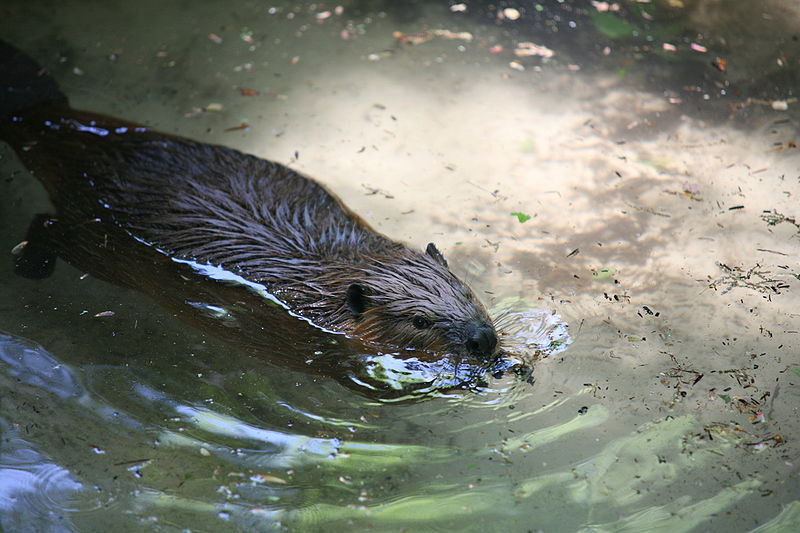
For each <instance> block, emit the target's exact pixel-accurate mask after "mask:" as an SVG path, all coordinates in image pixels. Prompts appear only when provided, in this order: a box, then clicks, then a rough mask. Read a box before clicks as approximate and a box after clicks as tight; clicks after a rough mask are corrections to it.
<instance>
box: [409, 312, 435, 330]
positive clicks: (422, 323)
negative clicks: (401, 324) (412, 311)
mask: <svg viewBox="0 0 800 533" xmlns="http://www.w3.org/2000/svg"><path fill="white" fill-rule="evenodd" d="M411 323H412V324H414V327H415V328H417V329H428V328H429V327H431V321H430V320H428V319H427V318H425V317H424V316H422V315H417V316H415V317H414V319H413V320H412V321H411Z"/></svg>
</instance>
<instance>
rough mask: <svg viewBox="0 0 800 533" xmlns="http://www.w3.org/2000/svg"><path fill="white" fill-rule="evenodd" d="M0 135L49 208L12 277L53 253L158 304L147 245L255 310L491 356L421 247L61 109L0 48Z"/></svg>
mask: <svg viewBox="0 0 800 533" xmlns="http://www.w3.org/2000/svg"><path fill="white" fill-rule="evenodd" d="M0 138H2V139H3V140H5V141H6V142H7V143H9V144H10V145H11V146H12V147H13V148H14V150H15V151H16V153H17V155H18V157H19V158H20V160H21V161H22V162H23V164H25V166H26V167H28V169H30V170H31V172H32V173H33V174H34V175H35V176H36V177H37V178H38V179H39V180H40V181H41V182H42V184H43V185H44V186H45V188H46V189H47V192H48V194H49V196H50V199H51V200H52V202H53V204H54V205H55V208H56V214H55V215H54V216H52V217H50V216H39V217H37V219H36V220H34V222H33V223H32V224H31V228H30V230H29V234H28V239H27V245H26V246H25V248H24V249H23V250H22V253H21V254H20V255H18V256H17V257H16V258H15V269H16V271H17V272H18V273H20V274H22V275H25V276H28V277H34V278H36V277H46V276H48V275H49V274H50V273H51V272H52V270H53V267H54V262H55V255H54V254H57V255H58V256H61V257H62V258H64V259H65V260H66V261H68V262H69V263H71V264H73V265H74V266H76V267H77V268H79V269H82V270H84V271H88V272H89V273H91V274H93V275H95V276H96V277H98V278H101V279H105V280H107V281H111V282H113V283H118V284H122V285H127V286H130V287H133V288H136V289H139V290H142V291H144V292H146V293H149V294H151V295H152V296H155V297H156V298H159V299H161V300H162V301H164V300H166V299H169V295H168V294H167V295H166V296H165V293H167V292H169V290H171V289H168V288H167V286H166V283H165V284H164V286H161V285H160V281H159V276H161V275H162V274H159V272H161V273H163V272H164V268H165V267H164V265H163V264H160V263H159V264H160V266H159V267H158V269H157V268H156V266H155V265H156V263H158V259H156V258H154V256H153V250H155V251H156V252H157V253H158V254H159V255H161V256H162V257H166V258H169V259H170V260H171V262H169V263H170V264H171V265H172V266H173V267H175V268H177V267H178V265H184V266H185V265H189V266H191V267H192V268H193V269H194V270H196V271H204V269H206V271H207V270H208V269H216V270H215V271H216V272H217V274H215V275H214V276H212V277H215V276H216V277H215V279H227V278H226V277H225V276H228V275H230V276H234V277H236V278H237V279H242V280H244V282H245V283H251V282H252V283H255V284H259V285H260V286H264V287H266V288H267V290H268V292H269V294H267V295H266V296H267V300H265V301H264V303H265V304H272V305H279V306H283V307H284V308H285V310H286V311H288V312H289V313H291V314H292V315H293V317H294V319H295V321H297V319H300V321H303V322H306V323H309V324H311V325H313V326H316V327H317V328H321V329H323V330H326V331H328V332H334V333H343V334H346V335H347V336H348V337H355V338H358V339H361V340H364V341H366V342H368V343H374V344H376V345H378V346H386V347H394V348H400V349H413V350H422V351H426V352H432V353H442V354H445V353H449V354H456V355H460V356H467V357H471V358H475V359H478V360H490V359H492V358H493V357H494V356H495V353H496V349H497V344H498V341H497V333H496V331H495V328H494V326H493V324H492V321H491V319H490V318H489V317H488V316H487V313H486V311H485V310H484V308H483V306H482V305H481V303H480V302H479V301H478V299H477V298H476V297H475V296H474V295H473V293H472V292H471V291H470V289H469V288H468V287H467V286H466V285H464V284H463V283H462V282H461V281H460V280H459V279H458V278H456V277H455V276H454V275H453V274H452V273H451V272H450V270H449V269H448V266H447V262H446V261H445V259H444V257H443V256H442V254H441V253H440V252H439V251H438V250H437V249H436V247H435V246H434V245H433V244H432V243H431V244H429V245H428V246H427V248H426V250H425V253H420V252H417V251H414V250H411V249H409V248H408V247H406V246H404V245H402V244H400V243H397V242H395V241H392V240H390V239H389V238H387V237H385V236H383V235H381V234H379V233H378V232H376V231H375V230H373V229H372V228H371V227H370V226H369V225H368V224H367V223H366V222H365V221H364V220H363V219H361V218H360V217H359V216H358V215H356V214H355V213H353V212H352V211H351V210H350V209H348V208H347V207H346V206H345V205H344V204H343V203H342V202H341V201H340V200H339V199H338V198H337V197H336V196H334V195H333V194H332V193H330V192H329V191H327V190H326V189H325V188H324V187H323V186H322V185H320V184H319V183H317V182H316V181H314V180H312V179H310V178H308V177H306V176H303V175H301V174H299V173H297V172H295V171H294V170H292V169H290V168H288V167H285V166H283V165H281V164H279V163H274V162H272V161H266V160H264V159H260V158H257V157H254V156H251V155H246V154H242V153H240V152H238V151H236V150H233V149H230V148H225V147H222V146H214V145H208V144H202V143H198V142H195V141H191V140H188V139H184V138H181V137H177V136H173V135H168V134H165V133H161V132H158V131H154V130H152V129H150V128H149V127H146V126H143V125H140V124H135V123H132V122H127V121H124V120H119V119H116V118H111V117H107V116H103V115H98V114H95V113H91V112H87V111H79V110H75V109H72V108H71V107H69V104H68V102H67V98H66V97H65V96H64V95H63V94H62V93H61V91H60V90H59V88H58V86H57V84H56V82H55V80H53V79H52V78H51V77H50V76H48V75H47V74H46V73H44V71H43V70H42V69H41V67H39V65H37V64H36V63H35V62H34V61H33V60H32V59H31V58H29V57H28V56H27V55H25V54H24V53H22V52H21V51H19V50H17V49H16V48H14V47H12V46H10V45H8V44H6V43H3V42H2V41H0ZM148 254H149V255H148ZM159 269H160V270H159ZM220 272H221V273H222V274H220ZM184 277H185V276H184ZM181 303H184V302H183V300H181ZM186 303H191V302H186Z"/></svg>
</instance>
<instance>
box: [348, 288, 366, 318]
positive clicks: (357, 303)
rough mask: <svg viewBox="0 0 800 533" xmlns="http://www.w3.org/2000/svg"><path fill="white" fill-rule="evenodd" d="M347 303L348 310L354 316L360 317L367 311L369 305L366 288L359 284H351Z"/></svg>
mask: <svg viewBox="0 0 800 533" xmlns="http://www.w3.org/2000/svg"><path fill="white" fill-rule="evenodd" d="M345 303H346V304H347V309H348V310H349V311H350V312H351V313H353V314H354V315H360V314H361V313H363V312H364V311H366V310H367V307H368V304H369V297H368V296H367V289H366V287H364V286H363V285H359V284H358V283H352V284H350V286H349V287H347V296H346V297H345Z"/></svg>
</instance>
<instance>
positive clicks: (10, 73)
mask: <svg viewBox="0 0 800 533" xmlns="http://www.w3.org/2000/svg"><path fill="white" fill-rule="evenodd" d="M56 102H59V103H63V104H66V103H67V97H66V96H64V94H63V93H62V92H61V91H60V90H59V88H58V84H57V83H56V80H54V79H53V78H52V77H51V76H50V75H49V74H47V71H45V69H43V68H42V67H41V66H39V64H37V63H36V61H34V60H33V59H31V58H30V57H29V56H28V55H27V54H25V53H24V52H22V51H21V50H19V49H17V48H15V47H14V46H12V45H10V44H8V43H7V42H5V41H3V40H0V120H3V121H4V120H5V119H8V118H10V117H11V116H13V115H14V113H18V112H20V111H22V110H24V109H27V108H29V107H33V106H35V105H38V104H44V103H56Z"/></svg>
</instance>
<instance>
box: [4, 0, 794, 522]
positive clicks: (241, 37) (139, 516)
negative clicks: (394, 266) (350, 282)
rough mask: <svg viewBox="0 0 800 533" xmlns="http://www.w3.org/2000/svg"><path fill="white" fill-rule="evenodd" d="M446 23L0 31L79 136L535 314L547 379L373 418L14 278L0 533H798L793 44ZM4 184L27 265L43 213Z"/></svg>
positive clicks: (133, 22)
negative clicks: (234, 192)
mask: <svg viewBox="0 0 800 533" xmlns="http://www.w3.org/2000/svg"><path fill="white" fill-rule="evenodd" d="M451 4H452V5H453V6H454V7H452V8H451V7H450V5H451ZM461 5H462V4H460V3H458V2H427V3H425V2H409V3H400V2H379V1H363V0H362V1H353V2H342V3H341V7H342V11H341V13H338V11H337V10H336V7H337V4H323V3H310V2H258V1H252V2H225V3H221V2H202V3H201V2H139V3H122V2H67V3H62V2H58V3H56V2H46V1H41V2H36V3H30V2H15V1H7V2H5V3H4V4H3V6H0V38H2V39H5V40H7V41H9V42H12V43H14V44H15V45H17V46H19V47H20V48H22V49H24V50H26V51H27V52H28V53H29V54H31V55H32V56H34V57H36V58H37V60H38V61H40V62H41V63H42V64H43V65H44V66H46V67H47V68H48V69H49V70H50V72H51V73H52V74H53V75H54V76H55V77H56V78H57V79H58V80H59V83H61V85H62V87H63V90H64V92H65V93H66V94H68V95H69V96H70V98H71V101H72V104H73V106H75V107H78V108H84V109H91V110H93V111H98V112H103V113H108V114H112V115H115V116H121V117H124V118H128V119H132V120H136V121H139V122H144V123H146V124H148V125H151V126H153V127H156V128H159V129H161V130H164V131H167V132H172V133H178V134H181V135H184V136H187V137H190V138H194V139H197V140H200V141H203V142H210V143H219V144H224V145H228V146H232V147H235V148H238V149H241V150H243V151H247V152H250V153H254V154H256V155H259V156H262V157H266V158H269V159H273V160H276V161H280V162H283V163H287V164H290V165H291V166H292V167H293V168H296V169H298V170H301V171H303V172H305V173H307V174H309V175H312V176H314V177H316V178H318V179H319V180H321V181H323V182H324V183H326V184H327V185H328V186H329V187H330V188H331V189H332V190H334V191H335V192H336V193H337V194H339V195H340V196H341V197H342V198H343V199H344V200H345V202H346V203H347V204H348V205H349V206H350V207H352V208H353V209H354V210H355V211H356V212H358V213H360V214H361V215H363V216H364V217H365V218H366V219H368V220H369V221H370V222H371V223H372V224H373V225H375V226H376V227H378V228H379V229H380V230H381V231H383V232H385V233H387V234H388V235H390V236H392V237H394V238H396V239H399V240H403V241H405V242H407V243H409V244H410V245H412V246H415V247H418V248H422V247H424V246H425V244H426V243H427V242H429V241H431V240H432V241H435V242H436V243H437V245H439V247H440V248H441V249H442V250H443V251H444V253H445V255H446V256H447V257H448V259H449V261H450V264H451V267H452V268H453V269H454V271H455V272H457V273H458V274H459V275H460V276H462V277H463V278H466V279H467V280H469V282H470V284H471V285H472V287H473V288H474V289H475V290H476V292H477V293H478V294H479V295H480V296H481V298H482V299H483V300H484V301H485V302H486V303H487V306H488V307H490V308H493V309H495V310H497V309H500V308H502V307H503V306H504V305H506V304H507V303H508V302H509V301H510V300H515V299H520V298H521V299H523V302H525V303H524V305H523V306H522V311H520V312H519V314H517V315H515V316H514V318H513V319H509V324H508V325H507V331H509V332H513V333H515V335H516V337H515V339H516V340H515V343H516V344H515V347H516V350H517V351H518V352H519V353H520V354H521V355H522V356H523V358H525V359H526V362H528V363H530V364H532V365H533V367H534V374H533V377H534V380H533V383H529V382H526V381H525V380H524V379H520V378H519V377H517V376H514V375H509V374H506V375H504V376H503V377H501V378H491V377H489V378H487V379H488V382H487V384H486V385H483V386H481V387H477V388H476V389H475V390H467V391H439V392H438V393H436V394H433V393H431V394H425V395H417V397H416V399H415V400H414V401H405V402H396V401H381V400H379V399H376V398H375V397H369V396H365V395H363V394H361V393H359V392H358V391H357V390H356V389H357V387H353V386H352V383H349V382H348V381H347V380H345V381H341V380H336V379H333V378H331V377H329V376H325V375H314V374H308V373H303V372H295V371H291V370H287V369H286V368H284V367H282V366H280V365H276V364H274V363H270V362H268V361H265V360H263V359H259V358H256V357H252V356H250V355H247V354H245V353H242V352H240V351H238V350H237V349H236V348H233V347H231V346H230V345H229V344H227V343H224V342H222V341H220V340H218V339H216V338H215V337H213V336H212V335H211V334H210V333H209V332H204V331H200V330H198V329H195V328H193V327H191V326H188V325H186V324H184V323H183V322H181V321H179V320H178V319H177V318H175V317H174V316H172V315H171V314H170V313H169V312H168V311H166V310H164V309H162V308H161V307H159V306H158V305H157V304H155V303H154V302H153V301H152V300H150V299H148V298H147V297H145V296H143V295H141V294H138V293H135V292H133V291H130V290H127V289H122V288H119V287H116V286H112V285H109V284H106V283H103V282H101V281H98V280H95V279H92V278H91V277H88V278H85V277H83V276H82V274H83V273H82V272H79V271H77V270H75V269H73V268H71V267H69V266H68V265H66V264H64V263H60V264H59V265H58V268H57V269H56V273H55V274H54V276H53V277H51V278H49V279H47V280H44V281H40V282H34V281H30V280H25V279H21V278H17V277H14V275H13V273H12V270H11V261H10V259H9V260H8V261H6V262H4V263H0V277H1V278H2V280H3V283H2V284H0V330H2V335H0V394H1V396H0V530H3V531H8V532H11V531H113V530H115V529H116V530H119V531H197V532H200V531H278V530H283V531H326V532H327V531H387V532H390V531H391V532H394V531H407V532H412V531H415V532H416V531H419V532H428V531H498V532H527V531H547V532H550V531H655V530H658V531H795V530H797V529H798V528H800V503H798V501H799V500H800V481H799V480H798V444H797V439H798V437H800V428H799V427H798V422H797V419H798V405H800V356H798V348H800V346H798V334H799V333H800V312H799V311H798V301H800V300H798V297H797V290H798V283H799V282H798V275H800V265H798V258H800V240H799V239H798V228H799V227H800V226H798V223H797V222H796V219H797V218H798V217H800V209H798V207H797V201H796V198H797V196H798V195H800V156H798V155H797V147H796V143H797V142H798V114H797V109H798V108H797V102H796V100H795V98H796V92H797V89H796V88H797V86H798V84H797V72H798V69H797V67H798V63H797V61H798V58H800V44H799V43H798V37H797V31H796V28H800V10H798V8H797V6H796V5H795V4H794V3H792V2H780V1H777V0H772V1H765V2H759V3H754V2H747V1H744V0H742V1H734V0H730V1H727V2H716V1H706V2H699V1H698V2H686V1H684V2H683V3H681V2H666V1H664V2H656V1H654V2H630V3H629V2H620V3H619V4H618V6H617V8H615V4H613V3H611V4H604V3H594V4H592V3H583V2H580V3H579V2H563V3H560V2H542V3H539V4H536V3H534V2H531V3H527V2H526V3H523V2H517V3H514V2H507V3H498V6H499V7H493V6H489V5H488V4H482V3H479V2H464V3H463V7H464V8H465V10H463V11H462V10H461ZM514 9H516V10H517V12H516V13H515V11H513V10H514ZM615 9H619V10H615ZM498 12H499V13H501V14H502V17H499V16H498ZM516 15H519V17H518V18H517V17H516ZM395 32H400V33H401V34H402V35H393V34H394V33H395ZM464 32H467V33H466V34H465V33H464ZM398 37H399V39H398ZM414 43H416V44H414ZM521 43H531V44H530V45H528V44H521ZM515 50H516V52H515ZM551 54H552V55H551ZM545 56H549V57H545ZM242 90H244V91H242ZM251 92H257V93H258V94H249V93H251ZM0 156H2V160H1V161H0V176H2V182H1V183H0V191H2V192H0V197H1V198H2V211H0V217H1V218H0V248H1V249H3V250H6V251H10V250H11V249H12V248H13V247H14V246H15V245H16V244H17V243H18V242H19V241H20V240H21V239H22V238H23V237H24V234H25V229H26V227H27V225H28V222H29V220H30V219H31V217H32V216H33V215H34V214H35V213H40V212H46V211H47V210H48V205H47V199H46V196H45V194H44V192H43V191H42V190H41V188H40V186H39V185H38V184H37V183H35V182H34V180H32V179H30V178H29V176H27V174H26V173H25V171H24V169H23V168H22V167H21V166H20V164H19V163H18V161H17V160H16V158H15V156H14V155H13V154H12V153H11V151H10V149H9V148H8V147H6V146H3V147H2V148H0ZM512 213H516V214H515V215H512ZM526 217H530V218H529V219H527V220H526ZM516 309H520V306H519V304H517V307H516ZM106 311H113V316H103V315H108V313H105V312H106ZM98 314H101V316H99V317H98V316H96V315H98ZM565 328H566V329H565ZM565 331H568V332H569V333H568V335H569V337H566V336H565V335H567V334H566V333H565ZM567 339H569V342H570V343H569V344H567V343H566V342H565V341H567ZM526 340H527V342H530V343H534V344H537V343H538V345H550V346H551V348H552V342H553V341H556V344H557V345H558V348H557V349H551V350H549V351H548V352H546V353H545V354H540V355H538V356H537V355H535V352H536V350H535V349H534V348H535V346H528V347H526V346H524V343H525V342H526ZM507 342H508V341H507ZM564 348H566V349H564ZM400 370H401V371H405V370H406V369H404V368H401V369H400ZM432 372H434V373H435V372H437V369H436V368H434V369H433V370H432Z"/></svg>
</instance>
